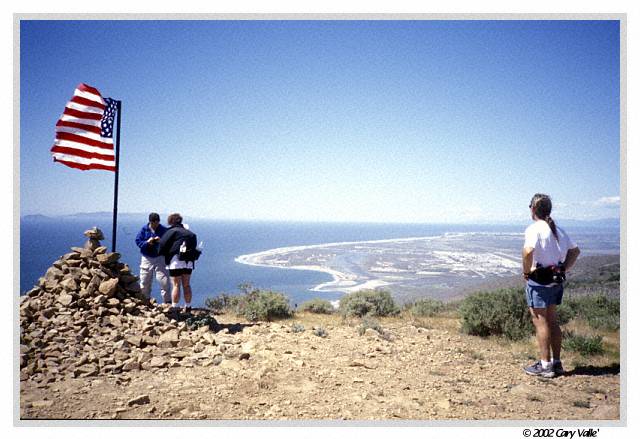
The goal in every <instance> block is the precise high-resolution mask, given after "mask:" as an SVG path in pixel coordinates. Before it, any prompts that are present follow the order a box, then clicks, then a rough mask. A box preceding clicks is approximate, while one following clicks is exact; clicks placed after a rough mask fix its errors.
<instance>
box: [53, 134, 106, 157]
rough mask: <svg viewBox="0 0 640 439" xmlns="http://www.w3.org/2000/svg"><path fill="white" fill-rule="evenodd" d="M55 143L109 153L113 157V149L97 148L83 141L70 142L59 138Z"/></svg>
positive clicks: (98, 152)
mask: <svg viewBox="0 0 640 439" xmlns="http://www.w3.org/2000/svg"><path fill="white" fill-rule="evenodd" d="M53 144H54V145H55V146H62V147H65V148H72V149H78V150H82V151H88V152H94V153H96V154H102V155H108V156H110V157H111V158H113V150H112V149H105V148H96V147H95V146H88V145H84V144H82V143H76V142H69V141H68V140H58V139H56V140H54V141H53Z"/></svg>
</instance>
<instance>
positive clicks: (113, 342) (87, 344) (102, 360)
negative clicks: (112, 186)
mask: <svg viewBox="0 0 640 439" xmlns="http://www.w3.org/2000/svg"><path fill="white" fill-rule="evenodd" d="M84 235H85V236H86V237H87V238H89V239H88V241H87V242H86V244H85V245H84V247H72V248H71V252H70V253H67V254H65V255H64V256H62V257H60V259H58V260H57V261H55V262H54V263H53V265H52V266H51V267H50V268H49V269H48V270H47V271H46V273H45V275H44V276H43V277H41V278H40V279H39V281H38V284H37V285H36V286H35V287H34V288H32V289H31V290H30V291H28V292H27V293H26V294H25V295H23V296H22V297H21V303H20V330H21V332H20V379H21V380H35V381H37V382H42V383H45V384H46V383H49V382H52V381H56V380H62V379H66V378H76V377H89V376H96V375H104V374H121V373H124V372H128V371H133V370H138V369H153V368H166V367H174V366H193V365H196V364H204V365H207V364H219V363H220V361H221V360H222V355H221V354H222V352H224V350H225V349H224V346H217V344H216V341H215V339H214V333H213V331H214V330H215V329H217V328H216V326H217V324H216V322H215V320H214V319H213V317H212V316H210V315H209V314H208V313H206V312H205V311H196V312H195V313H194V315H190V316H186V315H181V314H179V313H178V314H176V313H173V314H172V313H169V312H168V309H167V308H163V307H161V306H159V305H155V303H154V301H153V300H151V301H149V300H147V299H146V298H145V297H144V296H143V295H142V293H141V292H140V285H139V281H138V277H137V276H134V275H133V274H132V273H131V270H130V268H129V266H128V265H127V264H124V263H121V262H119V259H120V254H119V253H109V252H107V248H106V247H104V246H102V245H100V240H102V239H104V235H103V234H102V231H100V229H98V228H95V227H94V228H93V229H90V230H87V231H86V232H84ZM187 317H188V318H187ZM181 320H182V321H181ZM224 332H227V331H226V330H225V331H224ZM221 348H222V349H221Z"/></svg>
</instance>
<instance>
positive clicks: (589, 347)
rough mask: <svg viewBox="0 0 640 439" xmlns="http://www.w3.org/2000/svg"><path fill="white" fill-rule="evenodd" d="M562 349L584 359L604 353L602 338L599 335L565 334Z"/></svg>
mask: <svg viewBox="0 0 640 439" xmlns="http://www.w3.org/2000/svg"><path fill="white" fill-rule="evenodd" d="M562 347H563V348H565V349H566V350H568V351H573V352H578V353H580V354H581V355H583V356H585V357H588V356H590V355H600V354H602V353H604V348H603V347H602V336H600V335H580V334H574V333H573V332H567V333H565V334H564V337H563V340H562Z"/></svg>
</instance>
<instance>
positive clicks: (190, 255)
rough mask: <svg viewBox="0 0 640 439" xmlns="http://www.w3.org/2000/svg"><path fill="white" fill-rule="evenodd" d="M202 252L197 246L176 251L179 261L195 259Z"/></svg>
mask: <svg viewBox="0 0 640 439" xmlns="http://www.w3.org/2000/svg"><path fill="white" fill-rule="evenodd" d="M201 254H202V252H201V251H200V250H198V249H197V248H189V249H187V250H185V251H183V252H180V253H178V259H179V260H181V261H197V260H198V258H199V257H200V255H201Z"/></svg>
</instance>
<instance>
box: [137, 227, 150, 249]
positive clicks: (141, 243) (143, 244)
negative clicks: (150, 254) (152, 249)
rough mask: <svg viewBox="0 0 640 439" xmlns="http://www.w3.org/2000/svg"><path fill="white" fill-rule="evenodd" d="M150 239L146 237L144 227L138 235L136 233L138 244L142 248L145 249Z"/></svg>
mask: <svg viewBox="0 0 640 439" xmlns="http://www.w3.org/2000/svg"><path fill="white" fill-rule="evenodd" d="M148 244H149V241H148V240H146V239H144V228H142V229H140V231H139V232H138V235H136V245H137V246H138V247H139V248H140V250H145V249H146V248H147V245H148Z"/></svg>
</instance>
